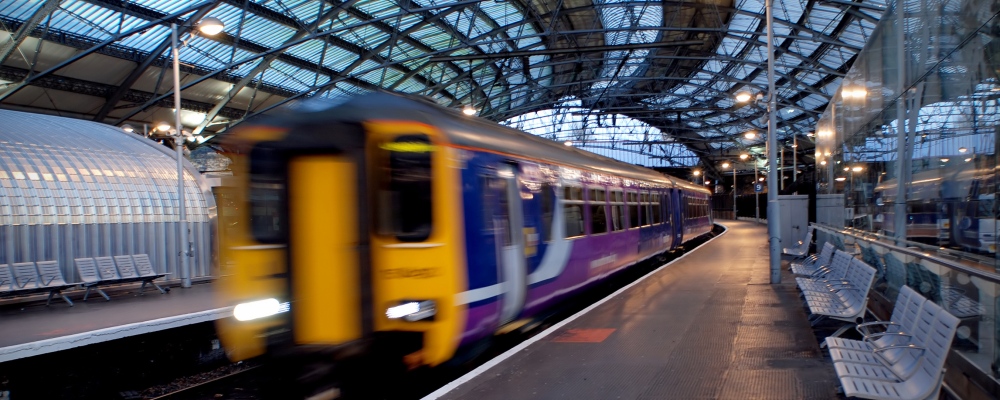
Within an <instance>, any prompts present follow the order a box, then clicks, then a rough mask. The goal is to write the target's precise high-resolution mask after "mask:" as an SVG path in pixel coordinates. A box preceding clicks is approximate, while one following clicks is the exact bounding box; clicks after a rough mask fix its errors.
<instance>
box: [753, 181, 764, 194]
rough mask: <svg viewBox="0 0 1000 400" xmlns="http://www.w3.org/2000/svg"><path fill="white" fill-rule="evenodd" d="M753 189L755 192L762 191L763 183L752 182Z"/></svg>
mask: <svg viewBox="0 0 1000 400" xmlns="http://www.w3.org/2000/svg"><path fill="white" fill-rule="evenodd" d="M753 191H754V192H757V193H760V192H763V191H764V184H763V183H755V184H753Z"/></svg>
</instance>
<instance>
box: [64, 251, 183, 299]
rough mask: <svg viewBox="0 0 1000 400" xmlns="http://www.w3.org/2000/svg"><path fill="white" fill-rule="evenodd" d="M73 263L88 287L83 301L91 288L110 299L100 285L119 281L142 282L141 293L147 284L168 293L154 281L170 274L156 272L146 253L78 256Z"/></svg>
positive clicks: (84, 285)
mask: <svg viewBox="0 0 1000 400" xmlns="http://www.w3.org/2000/svg"><path fill="white" fill-rule="evenodd" d="M73 263H74V264H75V265H76V271H77V272H78V273H79V274H80V279H82V280H83V287H85V288H87V292H86V293H84V294H83V301H87V297H88V296H89V295H90V291H91V290H96V291H97V293H98V294H100V295H101V296H102V297H104V299H105V300H109V301H110V300H111V298H110V297H108V294H107V293H104V290H101V288H100V287H99V286H101V285H113V284H119V283H130V282H142V286H139V293H140V294H141V293H142V291H143V290H145V289H146V285H147V284H151V285H153V287H155V288H156V289H157V290H159V291H160V293H166V291H164V290H163V288H162V287H160V285H157V284H156V282H153V281H154V280H156V279H159V278H162V277H164V276H166V275H168V274H158V273H156V271H155V270H153V264H152V263H150V262H149V256H148V255H146V254H135V255H123V256H114V257H94V258H77V259H74V260H73Z"/></svg>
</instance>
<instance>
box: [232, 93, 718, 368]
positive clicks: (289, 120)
mask: <svg viewBox="0 0 1000 400" xmlns="http://www.w3.org/2000/svg"><path fill="white" fill-rule="evenodd" d="M223 146H224V147H225V148H226V150H227V152H228V155H229V156H230V157H231V158H232V159H233V161H234V163H233V170H234V177H233V179H231V180H230V181H229V182H226V185H225V186H226V190H227V191H228V194H229V196H230V197H232V198H234V199H236V201H237V202H238V204H241V205H242V206H241V207H239V208H238V210H239V213H237V215H236V216H234V217H232V218H233V220H232V221H222V225H224V226H229V227H231V228H230V229H228V230H227V231H225V232H223V233H220V238H221V240H220V251H221V259H222V263H221V268H222V271H220V273H219V276H221V277H223V278H222V279H220V287H221V288H222V289H221V290H220V293H221V298H220V299H221V301H222V303H223V304H224V305H231V306H234V317H233V318H228V319H225V320H222V321H220V322H219V323H218V327H219V333H220V337H221V338H222V339H223V343H224V344H225V346H226V348H227V350H228V352H229V354H230V356H231V358H233V359H245V358H249V357H254V356H258V355H262V354H266V353H269V352H273V353H280V354H298V355H312V356H315V355H317V354H322V355H323V356H324V357H327V358H331V359H336V358H338V357H347V356H355V355H363V354H368V353H370V352H371V351H372V350H373V349H375V348H391V349H392V350H393V351H395V352H398V353H399V355H400V356H402V357H403V359H405V360H406V362H407V363H408V364H410V365H411V366H417V365H437V364H440V363H442V362H445V361H447V360H449V359H451V358H453V357H454V356H455V355H456V353H457V352H459V351H461V349H467V348H470V347H473V346H472V345H475V344H477V343H481V341H482V340H483V339H486V338H488V337H491V336H493V335H495V334H497V333H498V332H503V331H506V330H510V329H511V328H512V327H516V326H520V325H522V324H524V323H526V322H527V321H531V320H533V319H534V318H536V317H537V316H539V315H544V314H545V313H546V312H547V311H548V310H550V309H551V308H552V307H553V306H554V305H556V304H557V303H559V302H561V301H564V300H566V299H568V298H569V297H571V296H573V295H574V294H576V293H578V292H579V291H580V290H581V289H583V288H585V287H587V286H589V285H592V284H594V283H596V282H599V281H601V280H602V279H604V278H606V277H608V276H609V275H611V274H613V273H615V272H617V271H620V270H622V269H624V268H627V267H629V266H631V265H634V264H636V263H637V262H640V261H642V260H645V259H648V258H651V257H654V256H657V255H659V254H661V253H663V252H665V251H669V250H672V249H676V248H678V247H681V246H683V244H684V243H686V242H688V241H691V240H692V239H695V238H697V237H699V236H702V235H705V234H708V233H709V232H710V231H711V229H712V220H711V217H710V210H709V191H708V190H706V189H704V188H702V187H700V186H697V185H692V184H690V183H687V182H684V181H681V180H677V179H674V178H671V177H668V176H665V175H663V174H660V173H657V172H655V171H652V170H649V169H645V168H641V167H636V166H633V165H628V164H624V163H621V162H618V161H614V160H611V159H609V158H606V157H602V156H598V155H595V154H592V153H589V152H585V151H581V150H578V149H575V148H572V147H568V146H565V145H563V144H561V143H555V142H552V141H549V140H546V139H542V138H539V137H536V136H532V135H529V134H526V133H523V132H520V131H517V130H514V129H509V128H505V127H502V126H498V125H496V124H494V123H490V122H488V121H485V120H481V119H478V118H473V117H468V116H465V115H462V114H460V113H457V112H454V111H452V110H448V109H443V108H441V107H438V106H436V105H434V104H432V103H429V102H425V101H421V100H419V99H410V98H404V97H400V96H395V95H389V94H372V95H367V96H362V97H357V98H354V99H351V100H349V101H347V102H344V103H340V104H336V105H323V104H310V105H308V106H307V107H302V108H300V109H299V110H297V111H294V112H291V113H288V114H287V115H284V116H277V117H272V118H271V119H268V120H263V121H260V122H257V123H254V124H247V125H246V126H242V127H240V128H239V129H237V130H235V131H234V132H233V133H232V134H230V135H229V136H228V137H227V139H226V141H225V142H224V143H223ZM380 346H384V347H380Z"/></svg>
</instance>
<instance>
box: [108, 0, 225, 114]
mask: <svg viewBox="0 0 1000 400" xmlns="http://www.w3.org/2000/svg"><path fill="white" fill-rule="evenodd" d="M217 5H218V3H216V4H207V5H205V6H204V7H202V8H201V9H199V10H198V11H197V12H196V13H195V14H194V15H192V16H191V18H188V19H187V20H186V21H184V22H182V25H181V27H189V26H190V25H191V24H192V23H194V22H195V21H200V20H201V19H202V18H204V17H205V15H206V14H208V13H209V12H210V11H212V10H213V9H215V7H216V6H217ZM178 29H180V28H178ZM169 48H170V35H167V37H166V38H165V39H163V41H162V42H160V45H159V46H156V48H155V49H153V51H151V52H150V53H149V55H148V56H146V58H145V59H144V60H142V63H140V64H139V65H138V66H137V67H136V68H133V69H132V72H130V73H129V74H128V76H127V77H125V80H124V81H122V82H121V83H120V84H118V90H116V91H115V92H114V93H112V94H111V96H110V97H108V98H107V100H105V101H104V105H103V106H101V109H100V110H98V111H97V114H96V115H94V121H98V122H101V121H104V118H106V117H107V116H108V113H110V112H111V110H113V109H114V108H115V106H116V105H118V101H119V100H121V99H122V96H124V95H125V93H126V92H128V90H129V89H131V88H132V85H135V82H136V81H138V80H139V78H140V77H142V74H144V73H145V72H146V70H147V69H149V67H150V66H152V65H153V63H154V62H156V61H157V60H159V59H160V58H161V56H162V54H163V52H165V51H167V49H169ZM164 68H166V64H165V61H164Z"/></svg>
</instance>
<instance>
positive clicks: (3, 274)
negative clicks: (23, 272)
mask: <svg viewBox="0 0 1000 400" xmlns="http://www.w3.org/2000/svg"><path fill="white" fill-rule="evenodd" d="M12 291H14V275H12V274H11V273H10V265H7V264H0V295H3V294H7V293H8V292H12Z"/></svg>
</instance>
